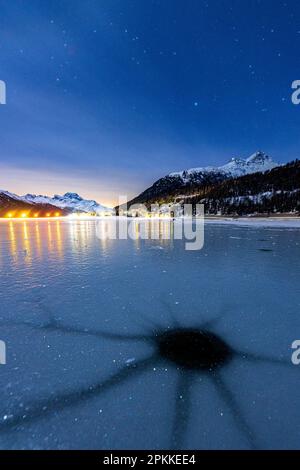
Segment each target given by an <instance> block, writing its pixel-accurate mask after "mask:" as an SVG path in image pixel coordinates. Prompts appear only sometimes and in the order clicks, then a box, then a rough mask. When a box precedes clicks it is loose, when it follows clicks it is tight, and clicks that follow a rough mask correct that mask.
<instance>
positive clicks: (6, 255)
mask: <svg viewBox="0 0 300 470" xmlns="http://www.w3.org/2000/svg"><path fill="white" fill-rule="evenodd" d="M96 223H97V222H96V221H80V220H78V221H74V220H57V221H54V220H51V221H50V220H49V221H47V220H44V221H2V222H0V235H1V245H0V247H1V252H0V255H1V256H0V263H1V304H0V339H1V340H4V341H6V344H7V365H3V366H0V380H1V390H2V397H1V398H2V399H1V403H0V446H1V448H6V449H7V448H8V449H15V448H18V449H19V448H25V449H53V448H55V449H73V448H84V449H115V448H117V449H118V448H121V449H132V448H151V449H163V448H181V447H182V448H198V449H203V448H204V449H215V448H217V449H231V448H240V449H242V448H253V447H256V448H267V449H276V448H284V449H288V448H299V447H300V445H299V442H300V440H299V437H300V406H299V393H298V387H299V371H300V369H299V367H297V366H293V365H292V364H291V354H292V350H291V344H292V342H293V341H294V340H295V339H299V338H300V318H299V305H300V295H299V294H300V292H299V290H300V289H299V278H300V267H299V258H300V256H299V255H300V237H299V235H300V230H299V229H297V228H289V229H286V228H284V227H272V226H267V227H264V226H237V225H232V224H228V225H219V224H207V225H206V228H205V245H204V248H203V249H202V250H201V251H185V250H184V246H185V242H184V240H172V239H171V240H165V239H164V240H163V239H162V240H153V241H151V240H144V241H143V240H119V241H118V240H102V241H101V240H99V239H98V238H97V237H96V231H95V224H96ZM100 223H102V222H100ZM103 223H104V222H103ZM172 223H173V222H170V221H165V222H162V223H161V224H162V225H161V233H162V234H163V232H165V231H166V230H167V231H168V230H169V231H170V232H171V233H172V230H170V226H169V227H168V228H166V225H168V224H172ZM158 246H161V247H162V248H163V249H162V250H160V249H153V248H154V247H158ZM204 323H205V328H207V329H210V330H211V331H212V332H214V333H216V334H218V335H220V337H222V338H223V339H224V340H225V341H226V342H227V343H228V344H229V345H230V346H231V347H232V348H234V350H235V351H237V352H238V353H237V354H236V355H235V356H234V358H233V360H232V361H231V362H230V363H228V365H226V366H224V367H223V368H221V369H220V371H219V372H218V374H217V375H214V374H212V373H210V372H201V371H189V370H177V369H176V366H174V365H173V364H172V363H169V362H167V361H166V360H163V359H162V358H161V357H159V356H158V357H157V350H156V346H155V341H153V338H154V335H155V334H156V333H157V332H158V331H162V330H166V329H168V328H169V329H171V328H175V327H176V328H183V327H184V328H190V327H201V325H203V324H204ZM149 338H150V339H149ZM151 338H152V340H151ZM247 354H248V356H247ZM263 356H264V357H265V358H267V359H268V358H269V359H271V358H273V359H274V360H273V361H272V360H266V361H262V360H259V359H258V358H261V357H263Z"/></svg>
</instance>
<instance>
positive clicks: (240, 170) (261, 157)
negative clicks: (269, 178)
mask: <svg viewBox="0 0 300 470" xmlns="http://www.w3.org/2000/svg"><path fill="white" fill-rule="evenodd" d="M277 166H280V165H279V163H276V162H274V161H273V160H272V158H271V157H269V156H268V155H266V154H265V153H263V152H260V151H259V152H256V153H254V154H253V155H250V157H248V158H246V159H243V158H232V159H231V160H230V161H229V162H228V163H226V164H225V165H223V166H220V167H213V166H207V167H202V168H191V169H189V170H184V171H181V172H177V173H170V174H169V175H168V176H171V177H180V178H181V179H182V180H183V181H186V182H188V181H189V180H190V179H191V178H192V177H194V176H195V174H198V175H200V174H209V173H210V174H218V175H220V176H223V177H225V178H226V177H227V178H230V177H239V176H243V175H247V174H251V173H257V172H259V171H260V172H265V171H268V170H272V168H275V167H277Z"/></svg>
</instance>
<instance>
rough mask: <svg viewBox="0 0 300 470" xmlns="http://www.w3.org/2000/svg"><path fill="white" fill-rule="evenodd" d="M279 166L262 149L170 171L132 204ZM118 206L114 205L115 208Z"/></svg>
mask: <svg viewBox="0 0 300 470" xmlns="http://www.w3.org/2000/svg"><path fill="white" fill-rule="evenodd" d="M278 166H280V165H279V163H276V162H274V161H273V160H272V158H271V157H269V156H268V155H266V154H265V153H263V152H256V153H254V154H253V155H251V156H250V157H249V158H246V159H242V158H232V159H231V160H230V161H229V162H228V163H226V164H225V165H223V166H219V167H214V166H207V167H200V168H190V169H189V170H183V171H179V172H175V173H170V174H168V175H166V176H164V177H163V178H160V179H159V180H157V181H156V182H155V183H154V184H153V185H152V186H151V187H150V188H148V189H146V190H145V191H143V192H142V193H141V194H140V195H139V196H137V197H136V198H134V199H132V200H131V201H130V202H129V203H128V206H130V205H132V204H140V203H143V204H144V203H145V204H152V203H156V202H159V203H165V202H173V201H174V200H175V199H176V198H178V197H180V196H182V195H184V196H185V197H186V196H191V195H193V194H197V193H198V191H199V190H201V188H203V187H208V186H212V185H215V184H219V183H221V182H222V181H225V180H227V179H229V178H239V177H241V176H245V175H248V174H252V173H253V174H254V173H257V172H262V173H264V172H266V171H268V170H272V169H273V168H275V167H278ZM116 209H118V208H116Z"/></svg>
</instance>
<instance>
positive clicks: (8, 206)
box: [0, 189, 71, 217]
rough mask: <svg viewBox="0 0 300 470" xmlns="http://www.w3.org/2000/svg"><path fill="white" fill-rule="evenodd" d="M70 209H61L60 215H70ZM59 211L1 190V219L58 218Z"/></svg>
mask: <svg viewBox="0 0 300 470" xmlns="http://www.w3.org/2000/svg"><path fill="white" fill-rule="evenodd" d="M70 212H71V210H69V209H67V208H66V209H63V208H62V209H60V210H59V215H61V216H65V215H68V214H70ZM57 215H58V209H57V207H56V206H54V205H53V204H49V203H48V202H46V203H41V204H40V203H33V202H29V201H26V200H25V199H24V198H23V197H21V196H18V195H17V194H14V193H10V192H9V191H5V190H1V189H0V217H50V216H57Z"/></svg>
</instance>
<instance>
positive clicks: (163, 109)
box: [0, 0, 300, 205]
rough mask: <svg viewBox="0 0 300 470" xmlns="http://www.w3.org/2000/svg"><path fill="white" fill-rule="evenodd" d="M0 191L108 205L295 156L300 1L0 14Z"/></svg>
mask: <svg viewBox="0 0 300 470" xmlns="http://www.w3.org/2000/svg"><path fill="white" fill-rule="evenodd" d="M0 12H1V13H0V79H1V80H4V81H5V82H6V85H7V104H6V105H4V106H2V105H1V106H0V125H1V128H0V132H1V134H0V135H1V144H0V149H1V154H0V155H1V159H0V187H1V188H2V189H6V190H9V191H13V192H17V193H18V194H24V193H27V192H31V193H38V194H49V195H52V194H54V193H65V192H67V191H76V192H78V193H80V194H81V195H82V196H84V197H89V198H95V199H97V200H98V201H99V202H101V203H104V204H108V205H113V204H114V203H115V202H117V198H118V195H119V194H127V195H128V197H132V196H134V195H136V194H137V193H139V192H140V191H142V190H143V189H145V188H146V187H147V186H149V185H150V184H152V183H153V181H154V180H156V179H157V178H159V177H161V176H164V175H165V174H167V173H169V172H171V171H176V170H181V169H184V168H189V167H195V166H203V165H218V164H224V163H225V162H226V161H227V160H229V159H230V158H231V157H233V156H240V157H247V156H249V155H250V154H251V153H253V152H255V151H256V150H263V151H265V152H267V153H268V154H270V155H271V156H272V157H273V158H274V159H277V160H279V161H281V162H285V161H288V160H291V159H293V158H296V157H299V156H300V146H299V144H300V131H299V129H300V106H295V105H293V104H292V102H291V93H292V90H291V84H292V82H293V81H294V80H297V79H300V1H298V0H285V1H280V0H206V1H202V0H85V1H82V0H80V1H77V0H72V1H70V0H66V1H61V0H56V1H50V0H43V1H41V0H24V1H21V0H13V1H9V0H6V1H0Z"/></svg>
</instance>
